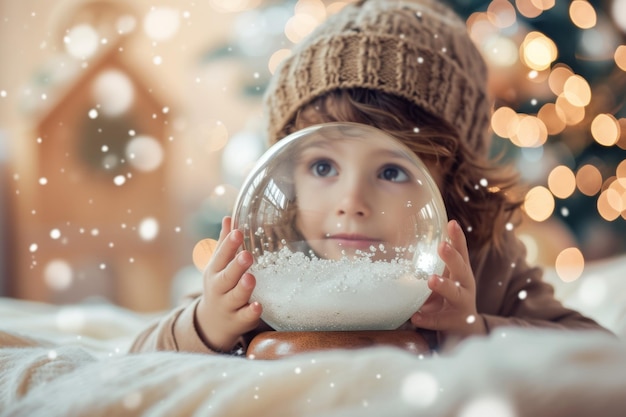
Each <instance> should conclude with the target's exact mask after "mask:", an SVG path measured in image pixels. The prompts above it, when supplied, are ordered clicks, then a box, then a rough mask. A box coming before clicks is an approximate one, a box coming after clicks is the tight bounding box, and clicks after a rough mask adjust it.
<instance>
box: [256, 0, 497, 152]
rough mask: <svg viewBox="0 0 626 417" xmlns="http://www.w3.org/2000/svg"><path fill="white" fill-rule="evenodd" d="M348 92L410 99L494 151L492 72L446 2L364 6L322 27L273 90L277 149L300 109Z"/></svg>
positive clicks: (270, 110)
mask: <svg viewBox="0 0 626 417" xmlns="http://www.w3.org/2000/svg"><path fill="white" fill-rule="evenodd" d="M342 88H368V89H373V90H378V91H382V92H385V93H389V94H393V95H396V96H400V97H403V98H405V99H407V100H409V101H410V102H412V103H415V104H416V105H418V106H419V107H421V108H423V109H424V110H426V111H427V112H429V113H431V114H432V115H434V116H437V117H439V118H441V119H443V120H445V121H446V122H448V123H449V124H450V125H451V126H453V127H454V128H456V129H457V133H458V134H459V136H460V137H461V139H464V138H465V139H467V141H468V144H469V146H470V147H471V148H473V149H474V150H475V151H476V152H478V153H485V152H487V150H488V147H489V136H490V135H489V129H488V127H489V120H490V114H491V103H490V101H489V99H488V94H487V68H486V65H485V62H484V61H483V58H482V56H481V54H480V52H479V51H478V50H477V48H476V47H475V45H474V44H473V42H472V41H471V39H470V37H469V36H468V33H467V28H466V26H465V23H464V22H463V21H462V20H461V19H460V18H459V17H458V16H457V15H456V14H455V13H454V11H452V10H451V9H449V8H447V7H446V6H444V5H443V4H442V2H441V1H438V0H414V1H400V0H364V1H358V2H356V3H353V4H349V5H347V6H346V7H344V8H343V9H342V10H341V11H339V12H338V13H336V14H334V15H332V16H330V17H329V18H328V19H326V21H325V22H323V23H322V24H320V25H319V26H318V27H317V28H316V29H315V30H314V31H313V33H311V35H309V36H308V37H307V38H306V39H304V40H303V41H302V42H301V43H299V44H298V45H296V46H295V47H294V50H293V53H292V54H291V55H290V56H289V57H288V58H286V59H285V60H284V61H283V62H282V63H281V65H280V66H279V67H278V69H277V70H276V73H275V74H274V77H273V78H272V80H271V81H270V84H269V86H268V88H267V91H266V93H265V103H264V104H265V111H266V112H267V118H266V123H267V124H268V126H267V130H268V135H269V137H268V140H269V142H270V144H271V143H275V142H276V141H278V140H280V139H282V138H283V137H284V136H286V134H288V133H290V132H288V131H287V129H286V127H287V125H288V124H289V123H290V122H292V121H293V118H294V117H295V115H296V113H297V111H298V110H299V109H300V108H302V107H303V106H304V105H306V104H307V103H309V102H310V101H311V100H313V99H315V98H317V97H319V96H320V95H323V94H325V93H327V92H329V91H332V90H335V89H342Z"/></svg>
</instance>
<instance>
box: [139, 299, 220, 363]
mask: <svg viewBox="0 0 626 417" xmlns="http://www.w3.org/2000/svg"><path fill="white" fill-rule="evenodd" d="M199 302H200V297H199V296H198V294H195V295H193V296H190V297H188V298H187V299H186V303H184V304H183V305H181V306H180V307H177V308H175V309H173V310H172V311H170V312H169V313H167V314H166V315H165V316H164V317H161V318H160V319H159V320H157V321H155V322H154V323H152V324H151V325H150V326H148V327H147V328H146V329H145V330H143V331H142V332H141V333H140V334H139V335H138V336H137V337H136V338H135V340H134V342H133V344H132V346H131V348H130V352H154V351H162V350H173V351H181V352H196V353H214V352H213V351H212V350H211V349H209V348H208V347H207V346H206V345H205V344H204V342H203V341H202V339H201V338H200V336H199V335H198V332H197V331H196V328H195V325H194V323H195V319H194V317H195V311H196V307H197V306H198V303H199Z"/></svg>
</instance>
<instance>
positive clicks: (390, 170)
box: [378, 166, 410, 182]
mask: <svg viewBox="0 0 626 417" xmlns="http://www.w3.org/2000/svg"><path fill="white" fill-rule="evenodd" d="M378 177H379V178H381V179H383V180H385V181H392V182H407V181H409V179H410V178H409V175H408V174H407V173H406V171H405V170H404V169H402V168H400V167H397V166H387V167H384V168H383V169H382V171H380V174H378Z"/></svg>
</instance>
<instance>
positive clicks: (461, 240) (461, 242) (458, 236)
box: [448, 220, 470, 265]
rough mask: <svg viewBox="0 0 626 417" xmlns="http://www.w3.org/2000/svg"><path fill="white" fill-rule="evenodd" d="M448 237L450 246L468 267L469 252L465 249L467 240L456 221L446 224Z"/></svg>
mask: <svg viewBox="0 0 626 417" xmlns="http://www.w3.org/2000/svg"><path fill="white" fill-rule="evenodd" d="M448 236H449V237H450V244H451V245H452V247H453V248H454V249H456V251H457V252H458V253H459V254H460V255H461V257H462V258H463V260H464V261H465V263H466V264H468V265H469V263H470V259H469V250H468V248H467V239H466V238H465V233H463V230H462V229H461V226H460V225H459V223H458V222H457V221H456V220H451V221H450V222H448Z"/></svg>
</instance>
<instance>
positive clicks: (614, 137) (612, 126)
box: [591, 114, 620, 146]
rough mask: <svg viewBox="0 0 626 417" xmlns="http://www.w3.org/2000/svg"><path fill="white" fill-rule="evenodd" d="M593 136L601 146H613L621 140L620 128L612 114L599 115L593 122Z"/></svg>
mask: <svg viewBox="0 0 626 417" xmlns="http://www.w3.org/2000/svg"><path fill="white" fill-rule="evenodd" d="M591 135H592V136H593V138H594V139H595V141H596V142H598V143H599V144H600V145H603V146H613V145H615V144H616V143H617V141H618V140H619V138H620V126H619V123H618V122H617V119H616V118H615V116H613V115H612V114H598V115H597V116H596V117H594V119H593V121H592V122H591Z"/></svg>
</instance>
